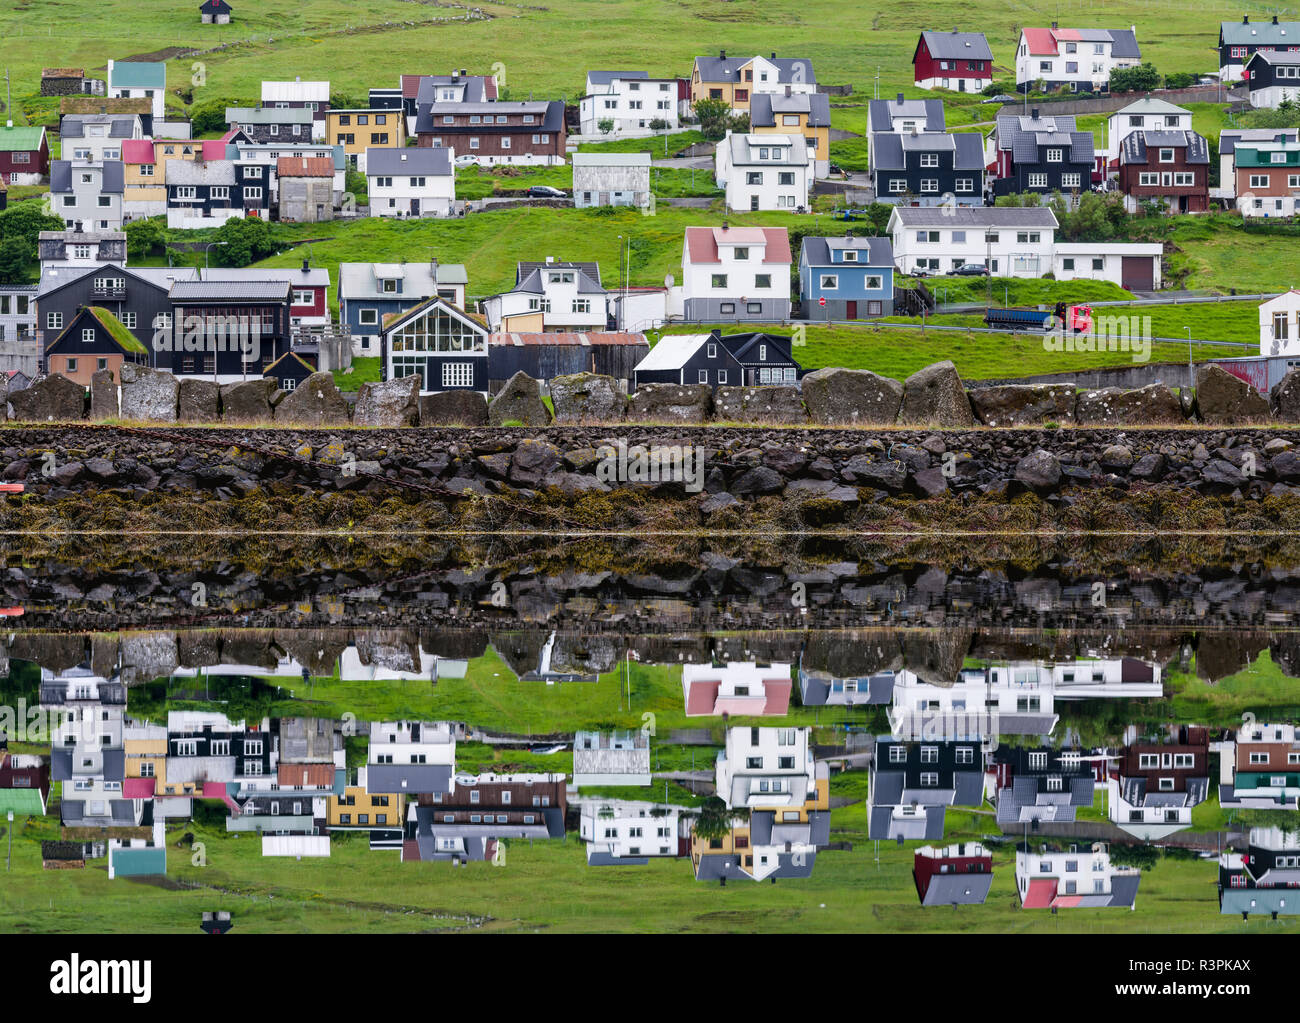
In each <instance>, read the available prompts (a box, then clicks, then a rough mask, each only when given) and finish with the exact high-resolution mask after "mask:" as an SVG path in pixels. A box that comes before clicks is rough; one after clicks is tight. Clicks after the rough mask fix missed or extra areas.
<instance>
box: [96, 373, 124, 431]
mask: <svg viewBox="0 0 1300 1023" xmlns="http://www.w3.org/2000/svg"><path fill="white" fill-rule="evenodd" d="M121 414H122V400H121V393H120V391H119V389H118V386H117V381H116V380H114V379H113V374H112V372H111V371H110V370H107V369H99V370H96V371H95V374H94V376H92V377H91V378H90V418H91V419H95V420H98V421H100V422H102V421H103V420H105V419H116V418H117V417H118V416H120V415H121Z"/></svg>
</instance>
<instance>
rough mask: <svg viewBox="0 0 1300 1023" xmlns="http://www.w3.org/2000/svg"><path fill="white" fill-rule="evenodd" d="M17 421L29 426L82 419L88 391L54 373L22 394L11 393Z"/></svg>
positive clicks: (10, 403)
mask: <svg viewBox="0 0 1300 1023" xmlns="http://www.w3.org/2000/svg"><path fill="white" fill-rule="evenodd" d="M9 405H10V407H11V408H12V409H13V410H14V419H17V420H21V421H23V422H26V423H67V422H73V421H75V420H78V419H81V418H83V417H84V415H85V411H86V389H85V388H84V387H82V386H81V385H80V384H78V383H74V382H73V381H71V380H69V379H68V378H67V377H65V376H63V375H61V374H59V373H54V374H52V375H51V376H47V377H42V378H41V379H40V380H37V381H36V382H35V383H32V384H29V385H28V386H27V387H24V388H23V389H22V390H20V391H11V392H10V393H9Z"/></svg>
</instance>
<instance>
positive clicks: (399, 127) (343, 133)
mask: <svg viewBox="0 0 1300 1023" xmlns="http://www.w3.org/2000/svg"><path fill="white" fill-rule="evenodd" d="M325 142H326V143H327V144H328V145H331V146H342V147H343V152H344V153H345V154H346V156H347V160H348V164H349V166H351V167H354V168H356V169H357V170H361V171H364V170H365V169H366V168H365V164H366V150H367V149H378V148H389V149H401V148H402V147H403V146H405V145H406V125H405V124H404V123H403V115H402V111H401V110H327V111H325Z"/></svg>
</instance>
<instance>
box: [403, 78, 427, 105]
mask: <svg viewBox="0 0 1300 1023" xmlns="http://www.w3.org/2000/svg"><path fill="white" fill-rule="evenodd" d="M422 77H423V76H422V75H402V98H403V99H415V98H416V97H417V96H418V95H420V79H421V78H422Z"/></svg>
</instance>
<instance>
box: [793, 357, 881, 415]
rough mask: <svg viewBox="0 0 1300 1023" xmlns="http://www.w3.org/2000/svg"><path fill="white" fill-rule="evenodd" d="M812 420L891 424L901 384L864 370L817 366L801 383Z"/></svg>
mask: <svg viewBox="0 0 1300 1023" xmlns="http://www.w3.org/2000/svg"><path fill="white" fill-rule="evenodd" d="M801 386H802V390H803V400H804V404H805V405H806V406H807V407H808V418H809V419H811V420H812V421H813V422H814V423H822V424H832V425H841V424H844V425H848V424H855V423H861V424H867V425H883V424H892V423H894V422H895V421H896V420H897V419H898V410H899V408H900V407H901V406H902V403H903V385H902V384H900V383H899V382H898V381H897V380H891V379H890V378H889V377H882V376H879V375H878V374H876V373H872V372H871V371H870V370H865V369H833V368H832V369H819V370H815V371H813V372H812V373H809V374H808V375H807V376H805V377H804V378H803V380H802V382H801Z"/></svg>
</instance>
